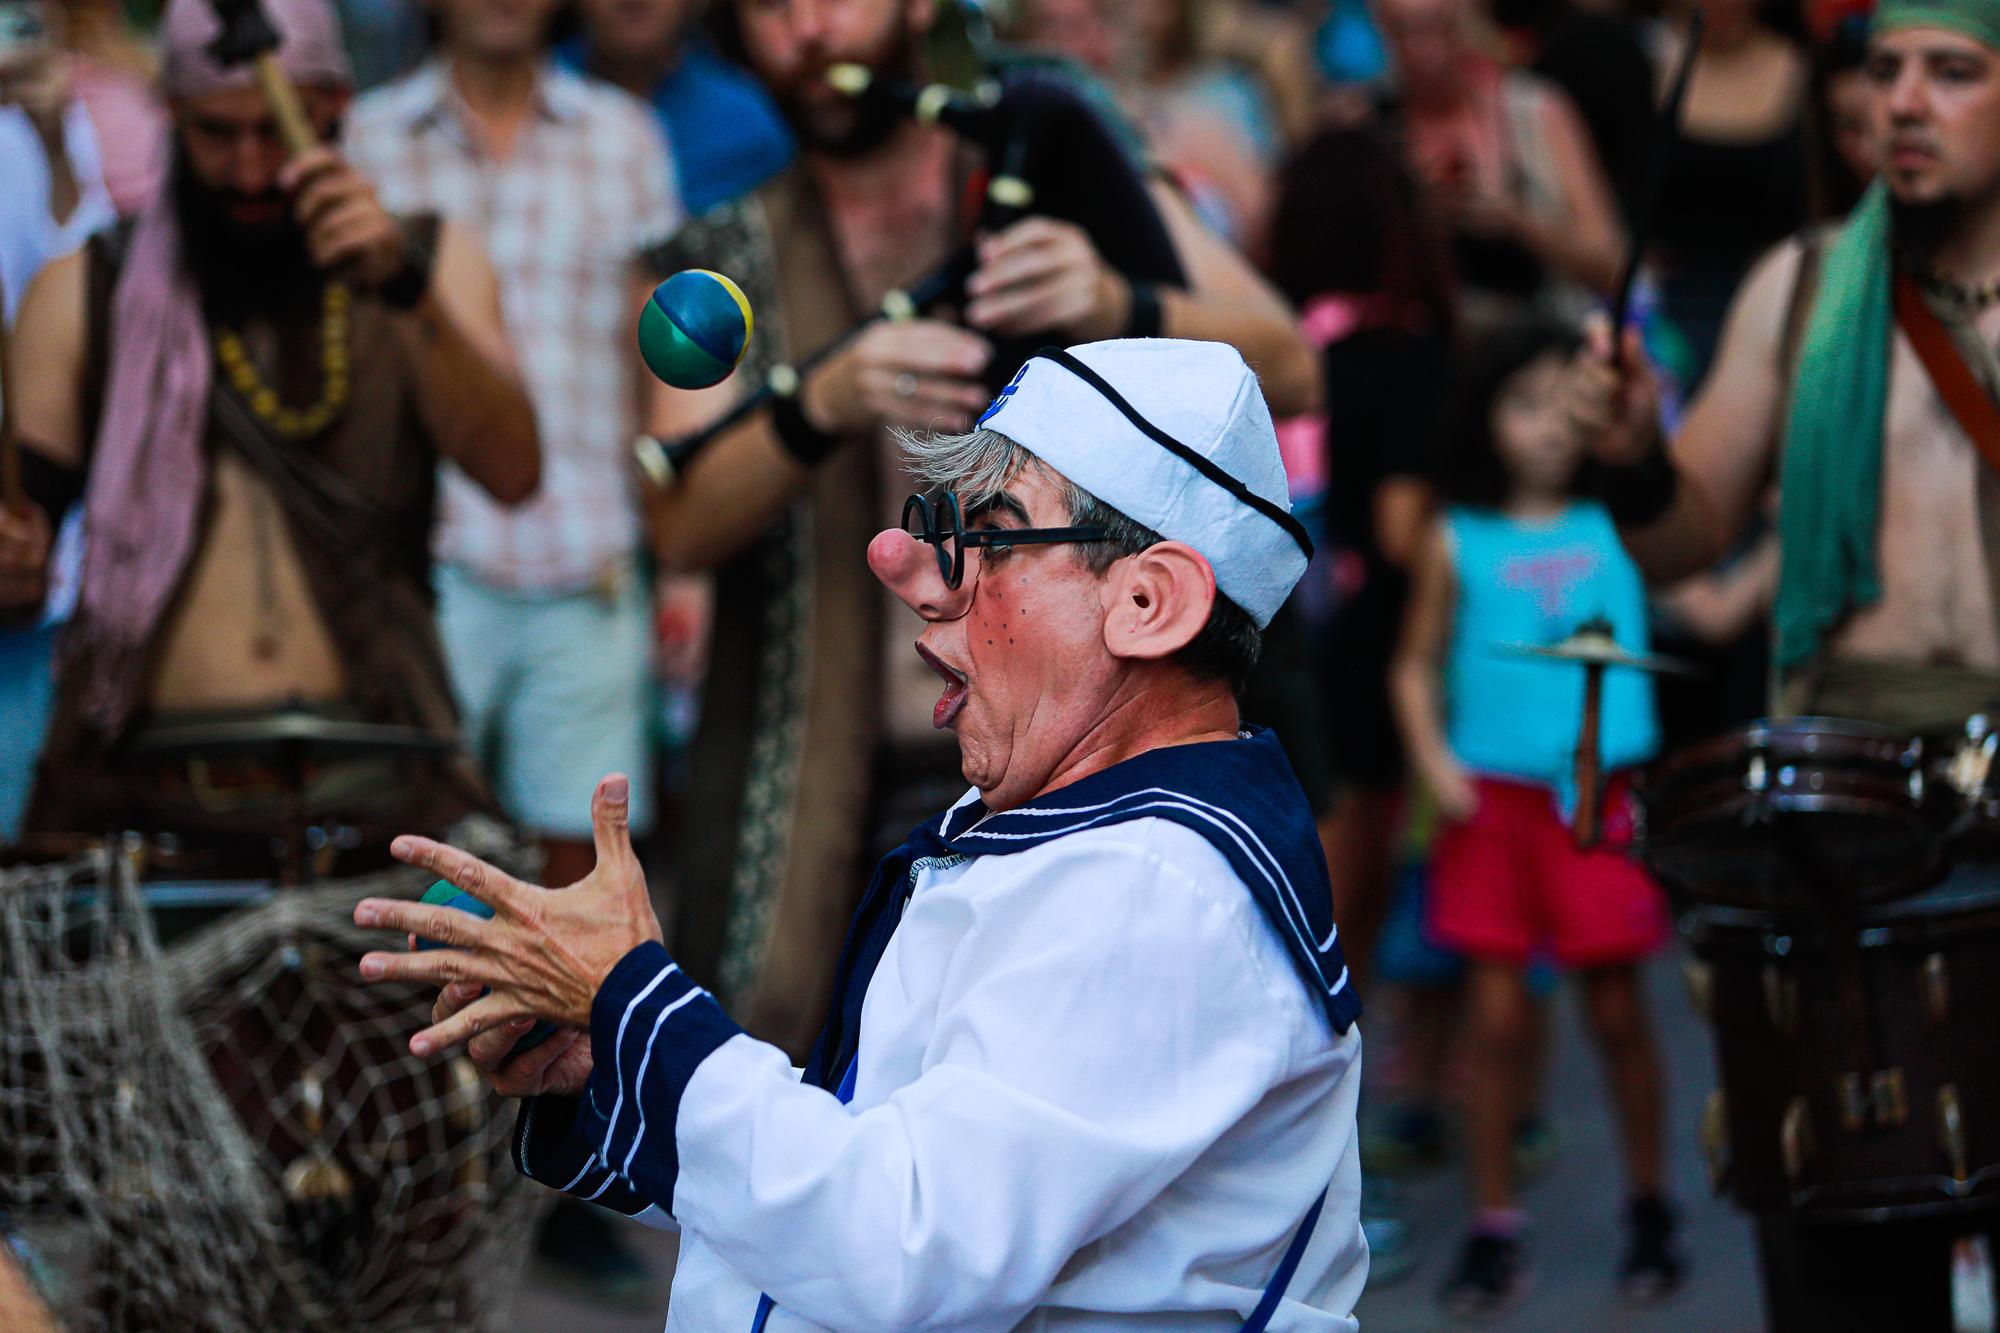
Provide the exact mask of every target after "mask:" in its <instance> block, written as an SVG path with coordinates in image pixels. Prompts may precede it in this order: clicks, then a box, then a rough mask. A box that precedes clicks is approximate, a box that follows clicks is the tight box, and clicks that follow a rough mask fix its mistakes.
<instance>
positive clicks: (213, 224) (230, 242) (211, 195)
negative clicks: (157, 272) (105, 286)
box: [170, 148, 323, 323]
mask: <svg viewBox="0 0 2000 1333" xmlns="http://www.w3.org/2000/svg"><path fill="white" fill-rule="evenodd" d="M170 186H171V188H172V190H173V199H174V210H175V212H176V213H177V214H178V215H179V218H180V224H181V248H182V253H183V254H184V255H185V256H186V258H187V263H188V268H189V269H190V270H191V271H192V272H193V273H194V278H195V287H196V290H198V291H199V292H200V293H201V299H202V305H203V307H204V308H205V309H206V310H207V311H208V314H209V317H210V319H212V320H215V321H218V322H221V323H234V322H236V321H238V320H240V319H242V318H243V317H244V316H246V315H252V314H267V313H274V312H280V311H288V310H291V309H294V308H296V307H299V306H305V305H310V304H311V303H313V302H316V301H317V300H318V299H319V293H320V289H321V287H322V285H323V275H321V274H320V272H319V271H318V270H317V269H315V268H314V267H313V265H312V261H311V260H310V259H309V258H308V257H307V253H306V241H305V233H304V232H303V231H302V230H301V229H300V228H299V225H298V222H297V221H296V220H295V219H294V218H293V217H292V215H291V212H290V207H289V202H288V201H287V206H286V211H285V213H284V215H283V216H282V217H281V218H279V219H278V220H277V221H276V222H271V223H267V224H259V225H256V226H245V225H244V224H243V223H240V222H237V221H236V220H234V219H233V218H231V217H230V216H229V213H228V204H229V202H230V199H231V196H230V194H229V193H228V192H226V191H222V190H216V189H213V188H211V187H209V186H206V185H203V184H202V183H201V182H200V181H199V180H197V179H196V177H195V174H194V171H193V169H192V168H191V167H190V166H189V164H188V161H187V158H186V156H185V154H184V153H183V152H182V151H181V150H180V149H178V148H176V150H175V154H174V163H173V170H172V172H171V176H170Z"/></svg>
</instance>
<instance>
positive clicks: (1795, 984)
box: [1764, 963, 1799, 1036]
mask: <svg viewBox="0 0 2000 1333" xmlns="http://www.w3.org/2000/svg"><path fill="white" fill-rule="evenodd" d="M1764 1013H1765V1016H1766V1017H1768V1018H1769V1019H1770V1020H1771V1026H1772V1027H1774V1028H1776V1029H1777V1030H1778V1031H1780V1032H1782V1033H1784V1034H1786V1035H1787V1036H1790V1035H1791V1034H1793V1033H1795V1032H1797V1031H1798V1028H1799V980H1798V978H1797V977H1791V976H1786V975H1785V974H1784V973H1783V972H1780V971H1779V970H1778V969H1777V967H1776V966H1775V965H1773V964H1771V963H1766V964H1764Z"/></svg>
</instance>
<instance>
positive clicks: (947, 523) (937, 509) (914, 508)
mask: <svg viewBox="0 0 2000 1333" xmlns="http://www.w3.org/2000/svg"><path fill="white" fill-rule="evenodd" d="M903 531H905V532H907V533H909V534H910V535H911V536H912V537H915V538H916V539H917V540H918V541H920V542H928V543H930V546H931V548H932V549H933V550H934V551H936V553H937V563H938V573H940V574H942V575H943V576H944V586H945V587H947V588H956V587H958V586H959V584H961V583H963V582H964V581H965V549H966V548H967V547H968V546H971V547H980V546H1036V545H1041V546H1048V545H1053V544H1055V543H1057V542H1101V541H1103V540H1105V539H1106V538H1107V537H1109V536H1110V535H1111V534H1109V533H1107V532H1106V531H1105V530H1104V529H1103V528H967V527H966V526H965V515H964V512H963V511H962V510H961V509H960V508H959V504H958V494H957V493H956V492H955V491H939V492H938V493H937V494H936V495H934V496H929V495H912V496H911V497H910V498H909V499H907V500H905V501H903Z"/></svg>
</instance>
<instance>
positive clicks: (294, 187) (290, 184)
mask: <svg viewBox="0 0 2000 1333" xmlns="http://www.w3.org/2000/svg"><path fill="white" fill-rule="evenodd" d="M341 165H343V164H342V159H341V156H340V154H339V153H336V152H335V151H334V150H333V149H331V148H329V147H327V146H326V145H325V144H319V145H316V146H315V147H312V148H308V149H307V150H306V151H305V152H303V153H300V154H298V155H297V156H295V157H290V158H287V159H286V160H285V164H284V165H283V166H282V167H279V168H278V188H279V189H281V190H283V191H285V192H286V193H288V194H290V193H296V192H298V191H299V190H302V189H304V188H305V187H306V186H307V185H309V184H310V183H311V182H312V181H314V180H317V179H318V178H320V177H322V176H324V175H326V174H327V173H328V172H330V171H333V170H335V169H336V168H338V167H340V166H341Z"/></svg>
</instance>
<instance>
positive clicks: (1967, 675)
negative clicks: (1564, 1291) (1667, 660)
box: [1570, 0, 2000, 1328]
mask: <svg viewBox="0 0 2000 1333" xmlns="http://www.w3.org/2000/svg"><path fill="white" fill-rule="evenodd" d="M1865 70H1866V74H1867V78H1868V81H1869V84H1870V87H1871V109H1872V114H1873V118H1874V127H1873V128H1874V132H1875V135H1876V138H1877V142H1879V143H1880V144H1881V145H1882V146H1883V148H1884V150H1885V153H1886V156H1885V159H1884V162H1883V166H1882V173H1881V176H1880V177H1879V178H1878V179H1877V180H1876V182H1875V183H1874V185H1873V186H1871V187H1870V188H1869V190H1868V192H1867V194H1866V195H1864V196H1863V198H1862V200H1861V202H1860V203H1859V204H1858V205H1857V206H1856V207H1855V209H1854V212H1853V213H1852V214H1851V215H1850V217H1849V218H1848V220H1847V222H1846V223H1845V224H1844V225H1843V226H1842V227H1841V228H1840V229H1839V231H1838V232H1836V233H1835V234H1834V235H1832V236H1831V237H1829V238H1817V237H1815V238H1809V239H1807V240H1804V241H1799V242H1793V243H1789V244H1787V245H1785V246H1783V247H1781V248H1780V249H1779V250H1778V251H1776V252H1775V253H1774V254H1772V255H1771V256H1770V257H1769V258H1767V259H1766V260H1764V261H1763V262H1762V264H1761V265H1760V266H1759V267H1758V268H1757V269H1756V270H1754V271H1753V272H1752V274H1751V276H1750V278H1749V279H1748V281H1747V282H1746V283H1745V285H1744V287H1743V289H1742V290H1741V291H1740V292H1739V293H1738V295H1737V297H1736V301H1735V305H1734V307H1733V308H1732V310H1731V311H1730V314H1729V318H1728V321H1727V324H1726V326H1725V329H1724V333H1723V340H1722V344H1721V348H1720V351H1719V353H1718V355H1717V359H1716V364H1715V368H1714V370H1713V371H1712V372H1711V374H1710V376H1709V379H1708V380H1707V382H1706V384H1705V385H1704V387H1703V390H1702V393H1701V396H1700V398H1699V399H1698V400H1697V401H1696V403H1695V404H1694V406H1693V408H1692V409H1691V410H1690V412H1689V413H1688V416H1687V420H1686V423H1685V425H1684V426H1683V427H1682V430H1681V433H1680V435H1679V436H1678V437H1677V438H1676V439H1675V440H1674V442H1673V447H1672V450H1671V452H1669V451H1667V450H1666V449H1664V448H1663V443H1662V440H1661V435H1660V428H1659V424H1658V422H1659V417H1658V410H1657V402H1658V393H1657V386H1656V384H1655V383H1654V381H1653V379H1652V377H1651V375H1650V374H1649V373H1648V372H1647V371H1646V370H1645V369H1644V368H1643V367H1644V357H1643V354H1642V353H1641V351H1640V348H1639V343H1638V339H1637V337H1636V335H1635V334H1634V333H1633V332H1632V331H1629V330H1628V331H1626V332H1625V335H1624V347H1623V349H1622V351H1623V355H1622V357H1620V358H1619V359H1618V360H1617V361H1614V360H1613V358H1612V355H1611V353H1612V340H1611V332H1610V330H1609V329H1607V328H1604V327H1599V328H1598V329H1597V330H1596V331H1595V335H1594V340H1593V346H1592V347H1591V348H1590V349H1588V351H1587V352H1586V354H1585V355H1584V357H1583V358H1582V360H1581V361H1580V362H1579V364H1578V366H1577V368H1576V373H1575V374H1574V375H1573V376H1572V377H1571V383H1570V394H1571V402H1570V409H1571V412H1572V415H1573V416H1574V418H1575V420H1576V421H1577V423H1578V425H1579V427H1580V428H1581V429H1582V430H1584V432H1585V433H1586V434H1587V435H1588V436H1589V437H1590V438H1591V440H1592V443H1593V446H1594V448H1595V449H1596V452H1597V454H1598V456H1599V457H1600V458H1601V459H1602V460H1604V462H1605V463H1606V464H1607V465H1608V470H1609V473H1610V476H1609V481H1608V486H1609V504H1610V508H1611V511H1612V515H1613V517H1614V518H1616V519H1617V520H1618V523H1619V528H1620V532H1621V533H1622V535H1623V537H1624V540H1625V543H1626V545H1627V546H1628V547H1629V548H1630V549H1631V551H1632V554H1633V556H1634V557H1635V558H1636V559H1637V560H1638V562H1639V564H1640V566H1641V567H1642V568H1643V569H1644V570H1645V572H1646V573H1647V575H1648V576H1649V577H1652V578H1655V579H1661V580H1670V579H1675V578H1679V577H1682V576H1684V575H1687V574H1692V573H1695V572H1697V571H1699V570H1701V569H1704V568H1706V567H1708V566H1709V565H1711V564H1713V563H1714V561H1715V560H1717V559H1718V558H1719V557H1720V556H1721V555H1722V553H1723V551H1724V550H1725V549H1726V548H1727V547H1728V546H1729V545H1730V544H1731V543H1732V542H1733V541H1734V540H1735V539H1736V537H1737V536H1738V535H1739V534H1740V533H1741V532H1742V531H1743V529H1744V527H1745V525H1746V524H1747V523H1748V521H1749V519H1750V517H1751V515H1752V513H1753V512H1754V511H1755V509H1756V507H1757V505H1758V502H1759V498H1760V496H1761V494H1762V493H1763V491H1764V488H1765V485H1766V483H1767V482H1768V480H1769V479H1770V478H1771V477H1772V476H1773V475H1774V474H1775V475H1776V477H1777V480H1778V484H1779V488H1780V504H1779V513H1778V541H1779V546H1780V551H1781V560H1780V568H1781V573H1780V577H1779V586H1778V596H1777V606H1776V642H1775V656H1776V659H1777V661H1776V666H1777V669H1778V675H1779V682H1778V690H1777V697H1776V699H1775V700H1774V704H1775V707H1774V709H1773V711H1774V712H1778V713H1783V714H1798V715H1804V716H1808V717H1818V716H1832V717H1842V718H1856V719H1860V720H1863V721H1867V722H1874V723H1878V724H1882V725H1884V726H1888V727H1893V728H1896V729H1897V730H1899V731H1902V732H1905V733H1906V734H1907V733H1910V732H1917V733H1921V732H1927V731H1931V730H1933V729H1935V728H1939V727H1947V728H1950V729H1952V730H1954V731H1956V730H1958V729H1959V728H1961V727H1962V725H1963V723H1964V719H1965V718H1966V717H1968V716H1969V715H1971V714H1974V713H1987V712H1990V711H1991V709H1992V707H1993V705H1994V702H1995V700H1996V699H2000V409H1996V402H2000V355H1996V352H1995V343H1996V340H2000V0H1888V2H1887V3H1885V4H1883V5H1882V7H1881V8H1880V9H1878V10H1877V11H1876V14H1875V19H1874V31H1873V35H1872V36H1871V38H1870V42H1869V51H1868V58H1867V64H1866V66H1865ZM1996 883H2000V874H1996V868H1995V866H1994V864H1993V863H1992V861H1991V859H1990V854H1989V855H1988V856H1987V857H1985V858H1984V859H1982V858H1981V856H1980V855H1979V853H1977V852H1976V851H1970V852H1967V853H1966V855H1965V856H1964V857H1962V858H1961V862H1960V864H1959V865H1958V866H1957V867H1956V868H1955V869H1954V870H1953V871H1952V872H1951V876H1950V877H1949V878H1947V879H1946V880H1945V881H1944V883H1942V884H1940V885H1938V886H1936V887H1934V888H1932V889H1929V890H1926V891H1925V898H1926V899H1927V901H1922V902H1920V905H1916V906H1913V905H1911V904H1906V903H1895V904H1890V905H1888V906H1887V907H1885V908H1884V909H1883V911H1884V912H1889V913H1892V914H1893V913H1894V912H1897V911H1902V912H1906V913H1908V912H1922V913H1923V914H1925V915H1926V916H1927V917H1929V916H1941V917H1949V916H1951V915H1952V914H1954V913H1955V912H1957V911H1961V910H1970V907H1971V906H1976V905H1978V904H1980V903H1990V901H1991V899H1990V897H1986V896H1984V895H1988V894H1990V893H1991V891H1992V887H1993V886H1994V884H1996ZM1953 895H1957V897H1956V898H1954V896H1953ZM1857 919H1858V920H1859V922H1860V924H1861V925H1862V926H1864V927H1865V926H1867V925H1869V924H1870V923H1871V921H1876V922H1877V923H1879V920H1878V919H1877V918H1871V917H1870V916H1869V915H1868V913H1867V912H1866V911H1861V912H1858V913H1857ZM1882 919H1886V918H1882ZM1773 928H1774V929H1782V923H1780V924H1778V925H1774V927H1773ZM1802 928H1811V929H1828V928H1829V927H1828V926H1827V925H1826V923H1825V922H1824V921H1823V920H1820V919H1819V918H1814V919H1813V920H1811V921H1809V922H1806V923H1803V926H1802ZM1830 928H1831V929H1837V930H1849V929H1851V928H1852V923H1851V922H1850V923H1849V924H1847V925H1840V924H1838V923H1836V924H1835V925H1834V926H1832V927H1830ZM1938 928H1939V929H1940V930H1942V929H1943V927H1942V926H1940V927H1938ZM1919 1055H1920V1053H1918V1052H1905V1053H1900V1054H1899V1053H1898V1052H1895V1051H1890V1052H1886V1053H1885V1058H1886V1060H1887V1062H1888V1063H1890V1064H1894V1065H1897V1066H1900V1065H1902V1064H1905V1063H1908V1062H1909V1061H1910V1060H1911V1059H1912V1057H1917V1056H1919ZM1895 1072H1896V1074H1897V1077H1899V1078H1900V1077H1901V1070H1900V1068H1899V1069H1897V1070H1896V1071H1895ZM1824 1073H1825V1078H1824V1079H1823V1080H1822V1079H1815V1086H1832V1082H1833V1080H1835V1079H1837V1078H1841V1077H1844V1076H1845V1077H1854V1075H1852V1073H1851V1071H1848V1070H1827V1071H1824ZM1926 1077H1929V1075H1926ZM1909 1096H1910V1100H1911V1102H1912V1104H1915V1103H1916V1102H1918V1101H1919V1099H1920V1092H1919V1089H1917V1088H1912V1089H1911V1091H1910V1094H1909ZM1892 1118H1893V1117H1892V1116H1884V1119H1892ZM1827 1132H1828V1133H1830V1134H1831V1133H1840V1132H1843V1131H1841V1130H1840V1129H1839V1128H1838V1127H1832V1128H1829V1129H1828V1130H1827ZM1988 1216H1989V1217H1990V1214H1988ZM1972 1225H1974V1224H1973V1222H1972V1221H1971V1220H1970V1219H1968V1218H1967V1216H1966V1215H1965V1214H1964V1213H1961V1212H1949V1213H1946V1214H1945V1215H1943V1216H1940V1217H1939V1218H1937V1219H1935V1220H1931V1221H1921V1220H1914V1219H1910V1218H1898V1219H1893V1220H1887V1221H1877V1222H1876V1223H1873V1224H1870V1225H1865V1226H1844V1227H1843V1226H1835V1225H1822V1226H1817V1227H1814V1226H1808V1225H1805V1224H1804V1223H1803V1222H1801V1220H1800V1219H1798V1218H1796V1217H1793V1216H1790V1215H1788V1214H1786V1213H1784V1212H1782V1211H1780V1212H1774V1213H1765V1214H1763V1215H1762V1216H1760V1226H1761V1228H1762V1239H1763V1242H1764V1247H1765V1254H1764V1257H1765V1266H1766V1278H1767V1288H1768V1290H1769V1294H1770V1298H1771V1304H1772V1317H1773V1321H1774V1323H1775V1324H1776V1326H1778V1327H1781V1328H1791V1327H1798V1328H1828V1327H1881V1326H1886V1325H1899V1326H1905V1327H1912V1328H1918V1327H1922V1328H1932V1327H1946V1326H1948V1325H1949V1323H1950V1319H1951V1315H1950V1266H1951V1250H1952V1244H1953V1241H1954V1239H1955V1237H1956V1235H1957V1233H1958V1232H1960V1231H1963V1230H1965V1229H1968V1228H1969V1227H1971V1226H1972ZM1983 1225H1990V1223H1989V1224H1983Z"/></svg>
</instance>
